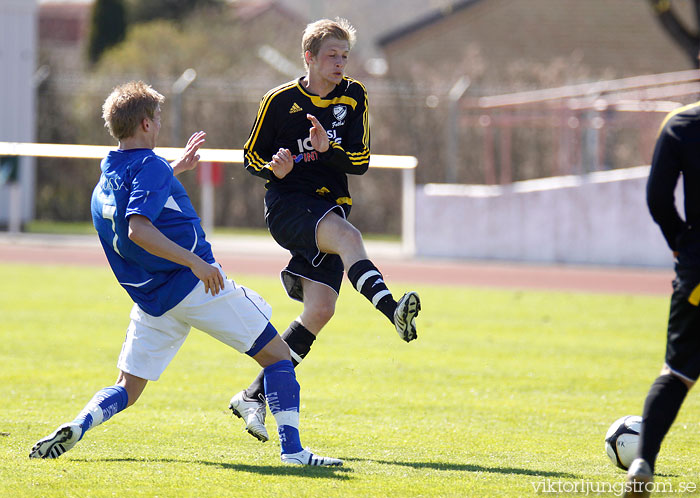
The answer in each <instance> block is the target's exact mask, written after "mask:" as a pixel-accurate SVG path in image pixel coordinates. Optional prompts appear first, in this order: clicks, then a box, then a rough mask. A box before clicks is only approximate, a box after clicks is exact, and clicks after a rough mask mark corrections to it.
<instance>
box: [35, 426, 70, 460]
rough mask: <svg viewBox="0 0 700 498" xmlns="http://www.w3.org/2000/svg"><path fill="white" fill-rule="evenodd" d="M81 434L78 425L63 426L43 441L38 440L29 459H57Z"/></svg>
mask: <svg viewBox="0 0 700 498" xmlns="http://www.w3.org/2000/svg"><path fill="white" fill-rule="evenodd" d="M82 433H83V430H82V429H81V427H80V425H78V424H74V423H73V422H69V423H67V424H63V425H62V426H61V427H59V428H58V429H56V430H55V431H54V432H53V433H51V434H49V435H48V436H46V437H45V438H44V439H40V440H39V441H38V442H37V443H36V444H35V445H34V447H33V448H32V451H30V452H29V458H58V457H60V456H61V455H63V454H64V453H65V452H66V451H68V450H69V449H71V448H72V447H73V446H75V443H77V442H78V441H79V440H80V436H81V435H82Z"/></svg>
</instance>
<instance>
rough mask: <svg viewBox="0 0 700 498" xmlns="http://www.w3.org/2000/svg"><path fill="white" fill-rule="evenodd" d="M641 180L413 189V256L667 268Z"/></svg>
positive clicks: (601, 175) (639, 170)
mask: <svg viewBox="0 0 700 498" xmlns="http://www.w3.org/2000/svg"><path fill="white" fill-rule="evenodd" d="M648 174H649V167H648V166H640V167H636V168H627V169H620V170H611V171H601V172H596V173H590V174H587V175H582V176H566V177H554V178H545V179H541V180H529V181H523V182H517V183H514V184H511V185H505V186H480V185H438V184H428V185H421V186H418V188H417V192H416V255H418V256H425V257H443V258H467V259H489V260H507V261H524V262H538V263H566V264H593V265H621V266H664V267H670V266H671V265H672V261H673V260H672V257H671V252H670V249H669V248H668V246H667V245H666V241H665V240H664V239H663V236H662V235H661V231H660V230H659V228H658V226H657V225H656V224H655V223H654V222H653V220H652V219H651V216H650V215H649V211H648V209H647V206H646V181H647V176H648ZM676 201H677V204H678V205H679V206H681V205H682V192H681V189H680V187H679V188H678V189H677V190H676ZM679 211H680V212H681V213H683V211H682V210H679Z"/></svg>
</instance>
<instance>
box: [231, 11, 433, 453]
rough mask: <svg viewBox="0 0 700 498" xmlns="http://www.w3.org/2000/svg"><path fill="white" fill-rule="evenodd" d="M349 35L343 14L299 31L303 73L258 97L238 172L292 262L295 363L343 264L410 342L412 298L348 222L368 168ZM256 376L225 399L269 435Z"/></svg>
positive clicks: (331, 298)
mask: <svg viewBox="0 0 700 498" xmlns="http://www.w3.org/2000/svg"><path fill="white" fill-rule="evenodd" d="M354 40H355V30H354V28H353V27H352V26H351V25H350V24H349V23H348V22H347V21H346V20H344V19H338V18H336V20H329V19H323V20H320V21H316V22H314V23H312V24H309V25H308V26H307V27H306V30H305V31H304V35H303V37H302V53H303V57H304V64H305V67H306V69H307V73H306V75H305V76H303V77H301V78H299V79H298V80H294V81H291V82H289V83H286V84H284V85H282V86H279V87H277V88H274V89H272V90H270V91H269V92H268V93H267V94H266V95H265V96H264V97H263V99H262V101H261V103H260V109H259V111H258V115H257V117H256V119H255V123H254V124H253V129H252V131H251V134H250V138H249V139H248V141H247V142H246V144H245V146H244V162H245V167H246V169H247V170H248V171H249V172H251V173H252V174H254V175H257V176H260V177H262V178H264V179H265V180H267V183H266V188H267V192H266V194H265V221H266V223H267V226H268V228H269V230H270V233H271V234H272V237H273V238H274V239H275V240H276V241H277V243H278V244H279V245H281V246H282V247H284V248H285V249H287V250H289V251H290V253H291V254H292V258H291V260H290V261H289V263H288V265H287V267H286V268H284V270H282V283H283V285H284V287H285V290H286V291H287V294H288V295H289V297H291V298H292V299H296V300H298V301H302V302H303V303H304V309H303V311H302V313H301V315H300V316H299V317H298V318H297V319H296V320H294V321H293V322H292V323H291V325H290V326H289V328H288V329H287V330H286V331H285V332H284V334H282V338H283V339H284V340H285V341H286V342H287V344H289V348H290V350H291V355H292V360H293V363H294V365H295V366H296V365H298V364H299V363H300V362H301V361H302V359H303V358H304V357H305V356H306V355H307V353H308V352H309V350H310V348H311V345H312V343H313V342H314V340H315V339H316V336H317V335H318V333H319V332H320V331H321V329H322V328H323V327H324V325H326V323H328V321H329V320H330V319H331V317H332V316H333V313H334V312H335V303H336V301H337V299H338V293H339V291H340V284H341V282H342V279H343V271H344V268H347V269H348V279H349V280H350V282H351V283H352V284H353V286H354V287H355V288H356V289H357V290H358V291H359V292H360V293H362V295H363V296H365V297H366V298H367V299H368V300H369V301H370V302H371V303H372V304H373V305H374V306H375V307H376V308H377V309H378V310H379V311H381V312H382V313H383V314H384V315H385V316H386V317H387V318H388V319H389V320H390V321H391V322H392V323H393V324H394V326H395V328H396V331H397V332H398V334H399V336H400V337H401V338H402V339H403V340H405V341H406V342H409V341H412V340H413V339H415V338H416V336H417V334H416V325H415V317H416V316H417V315H418V312H419V311H420V307H421V306H420V299H419V297H418V294H417V293H415V292H408V293H406V294H404V296H403V297H402V298H401V299H399V301H398V303H397V302H396V301H395V300H394V298H393V296H392V294H391V292H390V291H389V289H388V288H387V286H386V284H385V283H384V281H383V278H382V274H381V273H380V272H379V270H378V269H377V268H376V267H375V266H374V264H373V263H372V262H371V261H370V260H369V259H368V257H367V253H366V251H365V247H364V243H363V240H362V234H361V233H360V232H359V230H357V229H356V228H355V227H354V226H353V225H351V224H350V223H349V222H348V221H347V217H348V215H349V214H350V208H351V206H352V198H351V197H350V192H349V191H348V179H347V175H348V174H352V175H362V174H364V173H365V172H366V171H367V168H368V166H369V156H370V153H369V142H370V140H369V123H368V109H367V92H366V90H365V87H364V86H363V85H362V83H360V82H359V81H356V80H353V79H351V78H348V77H346V76H345V75H344V71H345V65H346V63H347V59H348V55H349V53H350V49H351V48H352V44H353V42H354ZM263 393H264V390H263V384H262V376H258V378H257V379H256V380H255V381H254V382H253V383H252V384H251V385H250V387H248V389H246V390H244V391H241V392H239V393H238V394H236V395H235V396H234V397H233V398H232V399H231V404H230V408H231V410H232V411H233V413H234V414H235V415H237V416H239V417H242V418H243V419H244V420H245V422H246V429H247V430H248V432H249V433H250V434H251V435H253V436H254V437H256V438H258V439H259V440H261V441H267V439H268V435H267V431H266V429H265V398H264V394H263Z"/></svg>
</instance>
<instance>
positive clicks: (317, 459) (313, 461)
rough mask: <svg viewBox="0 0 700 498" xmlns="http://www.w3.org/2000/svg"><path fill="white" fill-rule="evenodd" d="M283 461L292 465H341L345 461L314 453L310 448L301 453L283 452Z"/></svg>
mask: <svg viewBox="0 0 700 498" xmlns="http://www.w3.org/2000/svg"><path fill="white" fill-rule="evenodd" d="M281 458H282V463H288V464H292V465H311V466H315V467H341V466H342V465H343V461H342V460H339V459H338V458H330V457H324V456H319V455H314V454H313V453H311V451H310V450H309V449H308V448H305V449H303V450H301V451H300V452H299V453H282V456H281Z"/></svg>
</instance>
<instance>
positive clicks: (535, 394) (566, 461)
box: [0, 264, 700, 497]
mask: <svg viewBox="0 0 700 498" xmlns="http://www.w3.org/2000/svg"><path fill="white" fill-rule="evenodd" d="M236 280H237V281H238V282H239V283H244V284H245V285H247V286H249V287H252V288H254V289H256V290H257V291H259V292H260V294H262V295H263V296H265V297H266V298H267V299H268V301H269V302H270V303H271V304H272V305H273V309H274V314H273V323H275V324H276V326H277V328H278V329H284V328H286V325H287V324H288V323H289V322H290V321H291V320H292V319H293V318H294V317H295V316H296V315H297V314H298V313H299V311H300V309H299V305H298V304H297V303H294V302H292V301H291V300H289V299H288V298H286V296H285V295H284V294H283V291H282V288H281V286H280V285H279V282H278V280H277V279H267V278H255V277H251V278H246V277H245V276H236ZM0 281H1V282H2V287H1V289H2V290H1V291H0V294H1V295H0V334H1V337H2V341H1V342H0V365H1V366H0V399H2V404H1V405H0V496H8V497H9V496H12V497H14V496H42V497H44V496H72V497H97V496H119V497H132V496H159V497H181V496H192V497H202V496H212V497H214V496H216V497H218V496H231V497H233V496H236V497H263V496H264V497H267V496H315V497H383V496H391V497H418V496H426V497H472V496H474V497H492V496H504V497H520V496H537V495H547V494H556V495H558V496H585V492H580V491H581V490H582V486H589V488H588V489H589V492H590V495H596V494H598V493H596V492H595V491H596V490H605V489H606V488H605V487H604V486H608V487H610V486H613V485H617V486H619V485H620V483H621V482H622V480H623V477H624V473H623V472H622V471H620V470H618V469H616V468H615V467H614V466H613V465H612V464H611V463H610V461H609V460H608V457H607V456H606V455H605V452H604V449H603V437H604V434H605V431H606V430H607V428H608V426H609V425H610V423H612V422H613V421H614V420H615V419H617V418H618V417H620V416H622V415H627V414H639V413H640V412H641V406H642V402H643V399H644V396H645V394H646V391H647V389H648V387H649V385H650V383H651V382H652V381H653V379H654V378H655V377H656V374H657V372H658V370H659V368H660V366H661V364H662V361H663V346H664V330H665V324H666V314H667V306H668V299H667V298H665V297H641V296H610V295H589V294H577V293H554V292H551V293H549V292H522V291H497V290H480V289H468V288H442V287H429V286H419V287H418V288H417V290H419V291H420V293H421V298H422V301H423V312H422V314H421V316H420V318H419V320H420V329H419V338H418V340H417V341H415V342H413V343H411V344H405V343H404V342H402V341H401V340H400V339H399V338H398V336H397V335H396V333H395V332H394V331H393V329H392V327H391V326H390V325H389V324H388V322H386V320H385V319H384V318H383V317H381V315H380V314H379V313H378V312H374V311H372V309H371V308H370V306H369V304H368V303H366V302H365V301H364V298H362V297H361V296H359V295H358V294H357V293H356V292H354V291H353V290H352V289H351V287H350V286H349V285H346V286H345V287H344V289H343V293H342V294H341V298H340V302H339V304H338V308H337V314H336V316H335V318H334V319H333V321H332V322H331V324H330V325H329V326H328V327H327V329H326V330H324V332H323V334H321V336H320V338H319V340H318V341H317V342H316V344H315V346H314V349H313V351H312V352H311V354H310V356H309V358H308V360H307V362H306V363H304V364H303V365H302V366H301V367H300V368H299V370H298V378H299V381H300V383H301V387H302V414H301V423H302V427H301V431H302V443H303V444H304V445H305V446H309V447H311V448H312V449H314V450H317V451H318V452H319V453H321V454H327V455H329V456H335V457H340V458H343V459H344V460H345V466H344V467H341V468H328V469H323V468H321V469H318V468H299V467H290V466H283V465H282V464H281V462H280V461H279V455H278V452H279V450H278V443H277V441H276V437H274V436H273V439H272V440H271V441H270V442H268V443H265V444H261V443H259V442H258V441H256V440H254V439H253V438H251V437H250V436H249V435H247V434H246V433H245V432H244V431H243V428H242V422H241V421H240V420H239V419H236V418H233V417H232V416H231V414H230V412H229V411H228V410H227V405H228V400H229V398H230V397H231V396H232V395H233V394H234V393H236V392H237V391H238V390H239V389H241V388H242V387H245V386H247V385H248V383H249V381H250V380H251V379H252V377H253V376H254V375H255V374H256V373H257V370H258V369H257V367H256V365H255V363H254V362H253V361H252V360H251V359H249V358H247V357H245V356H243V355H240V354H238V353H237V352H235V351H233V350H231V349H228V348H227V347H225V346H223V345H221V344H219V343H217V342H216V341H214V340H213V339H211V338H210V337H208V336H206V335H205V334H202V333H201V332H199V331H193V332H192V334H191V335H190V337H189V339H188V340H187V342H186V343H185V345H184V347H183V348H182V350H181V351H180V353H179V354H178V355H177V356H176V357H175V360H174V361H173V363H172V364H171V365H170V367H169V368H168V370H166V372H165V374H164V375H163V377H162V378H161V380H159V381H158V382H155V383H151V384H150V385H149V386H148V387H147V388H146V391H145V393H144V394H143V396H142V397H141V399H140V400H139V402H138V403H137V404H136V405H134V406H133V407H131V408H129V409H128V410H126V411H125V412H122V413H120V414H118V415H117V416H115V417H114V418H113V419H112V420H110V421H109V422H107V423H105V424H103V425H100V426H98V427H96V428H95V429H93V430H91V431H90V432H88V433H87V434H86V436H85V438H84V439H83V441H81V442H80V443H79V444H78V445H77V446H76V447H75V448H74V449H73V450H71V451H70V452H68V453H67V454H66V455H64V456H63V457H61V458H59V459H57V460H39V461H37V460H30V459H29V458H28V457H27V455H28V452H29V449H30V448H31V446H32V445H33V444H34V442H36V440H37V439H39V438H41V437H43V436H45V435H46V434H48V433H49V432H51V431H53V430H54V429H55V428H56V426H58V425H59V424H60V423H63V422H66V421H69V420H72V419H73V417H74V416H75V415H76V414H77V413H78V411H80V410H81V409H82V407H83V406H84V405H85V403H86V402H87V401H88V400H89V398H90V397H92V395H93V394H94V392H95V391H97V390H99V389H100V388H102V387H104V386H107V385H111V384H113V382H114V379H115V378H116V374H117V371H116V368H115V363H116V358H117V356H118V354H119V350H120V347H121V342H122V339H123V336H124V332H125V328H126V325H127V323H128V312H129V309H130V301H129V299H128V296H127V295H126V293H125V292H124V291H123V290H122V289H121V288H120V287H119V286H118V285H117V284H116V281H115V280H114V277H113V276H112V275H111V273H110V272H109V270H108V269H106V268H104V269H103V268H86V267H42V266H31V265H16V264H0ZM392 284H393V285H392V287H393V288H394V289H395V292H397V293H399V292H402V291H403V290H407V289H408V285H407V284H404V283H396V282H393V283H392ZM698 408H699V402H698V398H697V396H694V395H693V394H692V393H691V395H690V396H689V398H688V399H687V401H686V403H685V405H684V407H683V410H682V411H681V413H680V415H679V417H678V419H677V421H676V424H675V425H674V427H673V429H672V430H671V432H670V434H669V436H668V438H667V440H666V442H665V443H664V446H663V449H662V454H661V456H660V457H659V461H658V464H657V470H658V472H659V473H660V474H661V475H660V476H659V477H658V478H657V481H658V482H663V483H667V484H668V485H669V486H673V487H674V488H673V489H674V490H678V489H679V488H680V486H681V485H687V484H688V483H695V482H696V481H698V480H700V479H699V478H698V475H699V474H700V461H699V459H698V458H697V444H698V441H700V425H699V421H698V418H697V416H696V414H697V413H698ZM274 427H275V425H274V419H273V418H272V416H271V415H269V414H268V428H269V429H270V433H271V434H273V435H274V434H275V430H274ZM574 486H577V487H576V488H574ZM591 489H592V490H593V491H591ZM572 490H573V491H574V492H570V491H572ZM577 490H578V491H579V492H575V491H577ZM557 491H559V492H557ZM567 491H569V492H567ZM613 491H614V489H613ZM601 495H603V496H612V495H614V493H602V494H601ZM674 496H681V494H679V493H674Z"/></svg>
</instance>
